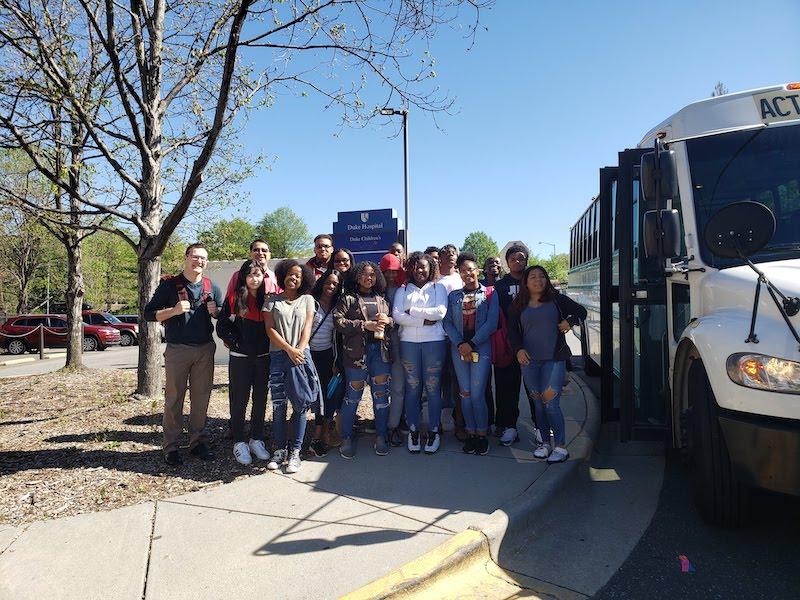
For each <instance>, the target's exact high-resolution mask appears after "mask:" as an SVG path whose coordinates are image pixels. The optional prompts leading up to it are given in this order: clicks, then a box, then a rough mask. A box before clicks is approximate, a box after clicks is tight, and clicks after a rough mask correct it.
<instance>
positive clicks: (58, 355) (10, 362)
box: [0, 352, 66, 367]
mask: <svg viewBox="0 0 800 600" xmlns="http://www.w3.org/2000/svg"><path fill="white" fill-rule="evenodd" d="M65 356H66V353H64V352H62V353H56V354H45V355H44V360H47V359H48V358H64V357H65ZM37 360H40V359H39V358H34V357H33V356H26V357H24V358H10V359H8V360H5V361H0V367H10V366H12V365H21V364H24V363H30V362H36V361H37Z"/></svg>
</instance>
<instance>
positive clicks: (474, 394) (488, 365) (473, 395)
mask: <svg viewBox="0 0 800 600" xmlns="http://www.w3.org/2000/svg"><path fill="white" fill-rule="evenodd" d="M477 352H478V362H476V363H475V362H472V361H469V362H467V361H464V360H461V355H460V354H459V353H458V347H457V346H456V345H455V344H453V345H451V347H450V353H451V355H452V357H453V367H454V368H455V371H456V376H457V377H458V385H459V387H460V389H461V411H462V412H463V413H464V424H465V428H466V430H467V433H478V434H480V435H485V434H486V431H487V430H488V428H489V409H488V408H487V407H486V384H487V383H488V382H489V373H490V372H491V370H492V346H491V344H490V343H489V342H484V343H483V344H480V345H479V346H478V348H477Z"/></svg>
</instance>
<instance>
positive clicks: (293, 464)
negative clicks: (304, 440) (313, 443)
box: [286, 450, 300, 473]
mask: <svg viewBox="0 0 800 600" xmlns="http://www.w3.org/2000/svg"><path fill="white" fill-rule="evenodd" d="M299 470H300V450H292V453H291V454H290V455H289V464H288V465H286V472H287V473H297V472H298V471H299Z"/></svg>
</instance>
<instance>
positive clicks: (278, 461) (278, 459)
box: [267, 448, 286, 471]
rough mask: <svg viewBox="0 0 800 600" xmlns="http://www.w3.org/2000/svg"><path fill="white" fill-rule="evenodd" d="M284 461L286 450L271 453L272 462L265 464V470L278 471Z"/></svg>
mask: <svg viewBox="0 0 800 600" xmlns="http://www.w3.org/2000/svg"><path fill="white" fill-rule="evenodd" d="M285 460H286V450H285V449H283V448H281V449H280V450H275V452H273V453H272V460H271V461H269V462H268V463H267V469H269V470H270V471H274V470H276V469H280V468H281V465H282V464H283V461H285Z"/></svg>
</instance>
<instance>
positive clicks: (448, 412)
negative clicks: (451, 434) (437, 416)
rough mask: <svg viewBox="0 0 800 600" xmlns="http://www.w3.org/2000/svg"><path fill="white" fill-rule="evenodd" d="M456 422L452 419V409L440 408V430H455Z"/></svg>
mask: <svg viewBox="0 0 800 600" xmlns="http://www.w3.org/2000/svg"><path fill="white" fill-rule="evenodd" d="M455 428H456V423H455V421H453V409H452V408H443V409H442V431H455Z"/></svg>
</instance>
